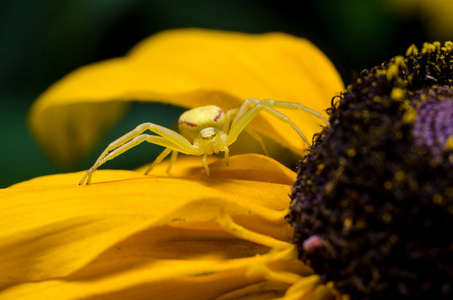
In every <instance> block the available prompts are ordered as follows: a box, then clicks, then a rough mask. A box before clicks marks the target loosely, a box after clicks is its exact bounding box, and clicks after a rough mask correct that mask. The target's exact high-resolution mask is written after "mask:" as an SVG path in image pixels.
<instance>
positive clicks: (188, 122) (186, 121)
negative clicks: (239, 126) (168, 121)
mask: <svg viewBox="0 0 453 300" xmlns="http://www.w3.org/2000/svg"><path fill="white" fill-rule="evenodd" d="M224 123H225V114H224V113H223V111H222V110H221V109H220V108H219V107H217V106H215V105H209V106H202V107H197V108H193V109H191V110H188V111H186V112H184V113H183V114H182V115H181V117H179V121H178V127H179V132H180V133H181V134H182V135H183V136H184V137H185V138H187V140H189V142H191V143H193V142H194V140H195V138H196V137H198V136H199V135H200V133H201V131H202V130H203V129H207V128H216V129H219V130H222V129H223V125H224ZM209 135H210V134H208V133H206V136H209Z"/></svg>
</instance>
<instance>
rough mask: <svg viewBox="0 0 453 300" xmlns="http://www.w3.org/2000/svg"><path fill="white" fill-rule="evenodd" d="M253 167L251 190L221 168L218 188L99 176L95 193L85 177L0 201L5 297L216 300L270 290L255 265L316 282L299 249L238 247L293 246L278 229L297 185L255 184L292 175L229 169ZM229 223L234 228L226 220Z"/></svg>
mask: <svg viewBox="0 0 453 300" xmlns="http://www.w3.org/2000/svg"><path fill="white" fill-rule="evenodd" d="M186 159H187V160H193V161H195V160H196V161H197V162H198V163H199V161H198V159H199V158H196V157H187V158H186ZM235 160H236V161H235ZM247 161H250V166H253V167H250V170H252V171H250V172H249V176H248V177H247V176H243V178H245V179H246V180H244V179H232V178H231V177H235V175H234V172H233V173H228V172H222V170H221V169H222V168H223V169H228V167H226V166H225V165H224V164H221V165H219V166H218V167H217V169H218V170H217V171H218V174H220V175H221V176H220V177H219V178H216V177H214V176H213V177H210V178H204V179H195V178H171V177H166V176H161V175H151V176H144V175H142V174H141V173H138V172H133V171H110V170H100V171H98V172H97V173H96V176H97V177H96V178H97V180H98V181H97V182H98V183H95V184H91V185H89V186H78V185H77V183H78V181H79V179H80V177H81V176H82V175H83V173H82V172H78V173H71V174H62V175H51V176H44V177H40V178H35V179H33V180H30V181H26V182H23V183H19V184H16V185H14V186H12V187H10V188H7V189H3V190H0V198H1V199H2V201H0V211H2V218H0V269H1V270H2V272H1V273H0V289H2V288H3V290H2V291H0V298H1V297H4V298H14V299H33V298H34V297H36V294H37V293H39V295H40V296H42V297H43V298H47V299H52V298H61V297H62V296H61V295H65V296H64V297H63V298H68V296H67V295H71V296H70V297H69V298H71V299H81V298H84V299H85V298H88V297H92V298H93V299H96V298H97V297H99V298H104V299H105V298H109V299H122V298H124V296H125V295H126V294H127V295H135V296H132V298H140V297H141V298H143V297H145V298H150V297H151V298H152V297H153V296H154V297H157V295H168V297H169V298H171V299H191V297H193V296H194V295H195V296H197V297H196V298H197V299H212V298H215V297H219V296H221V295H224V294H226V293H228V292H230V291H232V290H240V289H242V288H245V287H246V286H249V285H254V284H258V283H260V282H263V281H267V280H268V275H267V273H266V272H256V271H254V272H252V274H251V273H250V266H253V265H258V266H259V265H263V266H266V267H265V268H269V270H270V271H269V272H273V273H271V274H274V273H275V274H278V276H275V275H274V277H275V278H277V279H276V280H277V281H280V282H284V283H285V284H287V285H288V283H292V282H294V281H295V280H297V279H298V278H299V277H300V276H301V275H309V274H311V270H310V269H309V268H307V267H306V266H304V265H303V264H302V263H300V262H299V261H298V260H297V259H296V257H295V255H296V254H295V251H294V249H293V247H291V249H290V248H288V249H286V248H283V249H277V250H276V251H274V252H273V251H270V252H269V250H270V248H269V246H266V245H265V244H266V243H262V244H260V243H259V240H258V243H257V242H252V241H251V240H250V239H247V238H241V234H243V235H244V236H246V235H245V233H241V232H238V229H237V228H239V229H240V230H242V231H253V232H255V233H254V235H253V239H255V240H256V237H259V235H260V234H262V235H265V236H266V237H267V238H268V239H274V240H275V241H277V242H280V243H283V244H285V243H284V242H283V241H289V240H290V239H291V236H292V229H291V228H290V226H289V225H288V224H287V223H286V222H285V220H284V218H283V216H284V215H285V214H286V213H287V209H288V205H289V199H288V196H287V195H288V193H289V191H290V188H291V182H289V183H287V184H281V183H270V182H262V181H255V180H253V179H254V178H255V176H256V174H257V173H259V172H258V171H259V170H261V172H270V173H272V174H279V173H281V174H285V173H286V175H284V176H283V177H281V178H278V179H277V181H281V180H282V178H286V177H285V176H291V173H290V171H285V170H284V169H283V170H282V167H281V165H279V164H278V163H277V162H275V163H272V160H271V159H269V158H263V157H261V156H258V155H244V157H242V156H241V155H239V156H236V157H233V158H232V163H233V165H234V164H237V163H240V164H241V165H247ZM253 161H255V162H253ZM260 162H261V163H260ZM216 163H217V161H215V160H214V162H213V163H212V164H213V165H215V164H216ZM192 165H193V162H188V163H187V165H186V164H176V165H175V166H174V167H175V169H176V170H175V171H176V172H184V171H183V170H180V168H183V169H184V168H189V169H191V168H192V167H191V166H192ZM260 168H261V169H260ZM283 168H284V167H283ZM213 169H215V168H214V167H213ZM186 172H187V171H186ZM243 172H244V173H246V172H248V171H247V170H244V171H243ZM258 178H259V176H258ZM286 180H288V181H290V179H286ZM223 215H227V216H229V217H228V218H229V219H230V221H234V222H235V223H236V224H237V225H235V226H236V227H234V228H235V229H232V228H229V227H230V226H231V225H228V224H226V225H225V223H224V222H220V221H219V220H220V219H219V218H221V217H222V216H223ZM233 231H236V232H234V234H232V232H233ZM288 251H290V252H288ZM292 252H294V253H292ZM285 253H286V254H285ZM279 272H280V273H279ZM297 274H299V275H297ZM271 277H272V276H271ZM175 286H178V287H180V288H181V289H184V290H185V293H181V292H180V290H175V288H174V287H175ZM196 287H198V288H196ZM187 292H189V293H193V294H187ZM188 295H190V297H189V296H188ZM192 299H193V298H192Z"/></svg>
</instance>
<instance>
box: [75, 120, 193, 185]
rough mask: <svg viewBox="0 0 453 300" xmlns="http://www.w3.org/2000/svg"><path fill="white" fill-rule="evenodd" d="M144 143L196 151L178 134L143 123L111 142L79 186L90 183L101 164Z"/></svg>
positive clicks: (183, 150) (191, 151) (190, 151)
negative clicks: (149, 132) (151, 133)
mask: <svg viewBox="0 0 453 300" xmlns="http://www.w3.org/2000/svg"><path fill="white" fill-rule="evenodd" d="M146 130H149V131H151V132H154V133H156V134H158V135H159V136H155V135H149V134H142V133H143V132H144V131H146ZM144 141H147V142H149V143H152V144H156V145H160V146H163V147H166V148H170V149H172V150H175V151H178V152H182V153H186V154H195V153H196V151H197V150H196V149H195V148H194V146H193V145H192V144H191V143H190V142H189V141H188V140H187V139H186V138H185V137H183V136H182V135H180V134H179V133H177V132H175V131H173V130H170V129H168V128H165V127H162V126H159V125H156V124H153V123H143V124H141V125H139V126H137V127H136V128H135V129H134V130H132V131H130V132H128V133H127V134H125V135H123V136H122V137H120V138H119V139H117V140H115V141H114V142H112V143H111V144H110V145H109V146H108V147H107V148H106V149H105V150H104V152H102V154H101V155H100V156H99V158H98V159H97V160H96V162H95V163H94V165H93V166H92V167H91V168H90V169H89V170H88V171H87V173H86V174H85V175H84V176H83V178H82V180H81V181H80V183H79V185H82V184H83V182H84V181H85V179H86V183H87V184H89V183H90V182H91V177H92V175H93V173H94V172H95V171H96V169H97V168H99V167H100V166H101V165H102V164H104V163H105V162H106V161H108V160H110V159H113V158H115V157H117V156H118V155H120V154H122V153H124V152H126V151H127V150H129V149H131V148H133V147H135V146H137V145H138V144H140V143H142V142H144Z"/></svg>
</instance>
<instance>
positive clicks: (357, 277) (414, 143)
mask: <svg viewBox="0 0 453 300" xmlns="http://www.w3.org/2000/svg"><path fill="white" fill-rule="evenodd" d="M452 49H453V44H452V43H450V42H449V43H446V44H445V45H444V46H441V45H440V43H433V44H425V45H424V47H423V49H422V50H421V51H418V49H417V48H416V47H415V46H411V47H410V48H409V49H408V51H407V53H406V56H405V57H403V56H398V57H395V58H393V59H391V60H389V61H387V62H385V63H383V64H382V65H380V66H376V67H374V68H372V69H370V70H364V71H363V72H362V73H361V74H360V78H359V79H358V80H357V81H356V82H355V83H354V84H352V85H350V86H349V87H348V88H347V90H346V91H345V92H344V93H343V94H342V95H340V96H339V97H337V98H334V101H333V105H332V107H331V108H330V109H329V110H328V114H329V116H330V123H331V126H330V127H328V128H324V129H323V131H322V132H321V133H319V134H318V135H316V136H315V138H314V141H313V145H312V147H311V148H310V149H309V152H308V154H307V155H306V156H305V157H304V159H303V160H302V161H301V162H300V164H299V174H298V179H297V181H296V182H295V184H294V188H293V193H292V199H293V201H292V203H291V212H290V214H289V215H288V217H287V218H288V221H289V222H290V224H291V225H292V226H293V227H294V231H295V236H294V243H295V244H297V246H298V248H299V256H300V259H301V260H303V261H304V262H305V263H307V264H308V265H310V266H311V267H312V268H313V269H314V270H315V272H316V273H318V274H320V275H321V276H322V278H323V280H324V281H325V282H328V281H333V282H334V284H335V286H336V288H337V289H338V290H340V291H341V292H343V293H345V294H348V295H350V296H351V299H385V297H388V298H389V299H400V298H401V299H453V231H452V228H453V89H452V79H453V56H452ZM337 99H338V101H337ZM312 241H316V243H312ZM304 242H305V243H304ZM307 245H308V246H307ZM398 297H399V298H398Z"/></svg>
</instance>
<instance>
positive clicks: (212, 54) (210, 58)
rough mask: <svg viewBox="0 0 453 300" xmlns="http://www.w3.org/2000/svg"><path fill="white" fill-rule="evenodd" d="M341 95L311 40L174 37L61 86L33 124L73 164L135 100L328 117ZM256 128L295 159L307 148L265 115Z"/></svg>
mask: <svg viewBox="0 0 453 300" xmlns="http://www.w3.org/2000/svg"><path fill="white" fill-rule="evenodd" d="M341 90H343V84H342V82H341V79H340V76H339V74H338V73H337V71H336V70H335V68H334V66H333V65H332V63H331V62H330V61H329V60H328V59H327V57H325V55H324V54H323V53H322V52H321V51H320V50H319V49H317V48H316V47H315V46H313V45H312V44H311V43H310V42H309V41H307V40H305V39H301V38H296V37H293V36H290V35H287V34H283V33H268V34H259V35H252V34H244V33H235V32H222V31H214V30H203V29H181V30H170V31H165V32H162V33H160V34H156V35H154V36H152V37H150V38H148V39H146V40H144V41H142V42H141V43H139V44H138V45H137V46H136V47H135V48H134V49H132V50H131V51H130V53H129V54H128V55H127V56H126V57H124V58H117V59H111V60H107V61H104V62H100V63H96V64H92V65H89V66H85V67H83V68H80V69H78V70H76V71H74V72H73V73H71V74H69V75H68V76H66V77H65V78H63V79H62V80H60V81H59V82H57V83H55V84H54V85H53V86H52V87H50V88H49V89H48V90H47V91H46V92H45V93H44V94H42V95H41V97H40V98H39V99H38V100H37V101H36V102H35V104H34V105H33V107H32V109H31V111H30V118H29V123H30V126H31V129H32V131H33V133H34V135H35V137H36V138H37V139H38V141H39V142H40V144H41V145H42V146H43V147H44V149H45V150H46V151H47V152H48V153H50V154H51V155H52V156H53V157H54V158H56V159H57V160H58V161H60V162H61V163H64V164H71V163H73V162H74V161H75V160H78V159H80V157H81V156H84V155H85V154H86V152H87V151H88V149H90V148H92V146H93V144H94V143H95V141H96V140H98V139H99V137H100V136H101V135H102V133H103V132H104V131H105V130H106V128H108V127H109V126H111V124H112V123H113V122H115V121H116V120H117V118H118V117H119V116H120V114H121V111H122V109H123V105H124V103H126V102H128V101H131V100H142V101H161V102H165V103H170V104H174V105H179V106H183V107H188V108H189V107H196V106H203V105H209V104H214V105H218V106H220V107H221V108H222V109H224V110H229V109H233V108H238V107H239V106H240V105H241V104H242V102H243V101H244V99H247V98H251V97H253V98H258V99H274V100H279V101H288V102H298V103H301V104H303V105H306V106H308V107H310V108H312V109H314V110H316V111H318V112H323V111H324V110H325V109H326V108H327V107H329V105H330V100H331V98H332V97H333V96H334V95H336V94H338V93H339V92H340V91H341ZM106 109H107V110H111V111H113V112H108V111H107V112H104V110H106ZM284 113H285V114H286V115H287V116H288V117H289V118H290V119H292V120H293V121H294V122H295V123H296V125H297V126H299V127H300V128H301V129H302V130H303V131H304V133H305V134H306V135H307V137H308V139H309V140H310V137H311V135H312V134H313V133H315V132H317V131H319V126H320V125H322V123H321V122H320V121H319V120H317V119H316V118H314V117H312V116H309V115H307V114H306V113H303V112H301V111H285V112H284ZM150 122H152V120H150ZM251 126H252V128H253V129H255V130H256V131H257V132H259V133H261V134H264V135H266V136H268V137H270V138H272V139H274V140H276V141H277V142H279V143H281V144H283V145H285V146H287V147H289V148H291V149H292V150H294V151H296V152H299V153H301V151H302V150H303V149H304V148H305V145H304V144H303V142H302V141H301V139H300V137H298V136H297V134H296V133H295V132H293V130H292V129H291V127H290V126H288V125H287V124H284V123H283V122H281V121H279V120H276V119H275V118H273V117H271V116H269V115H266V114H264V113H263V114H261V115H260V116H258V117H257V118H256V120H254V122H252V124H251Z"/></svg>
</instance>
